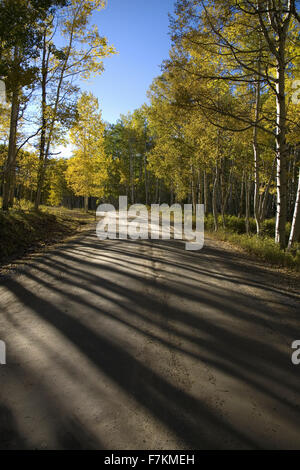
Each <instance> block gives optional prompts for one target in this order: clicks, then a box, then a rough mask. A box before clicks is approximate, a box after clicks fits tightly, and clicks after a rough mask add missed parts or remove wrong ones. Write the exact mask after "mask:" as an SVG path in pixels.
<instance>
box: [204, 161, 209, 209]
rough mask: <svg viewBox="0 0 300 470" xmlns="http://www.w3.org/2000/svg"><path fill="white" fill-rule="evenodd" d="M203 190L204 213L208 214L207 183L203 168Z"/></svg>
mask: <svg viewBox="0 0 300 470" xmlns="http://www.w3.org/2000/svg"><path fill="white" fill-rule="evenodd" d="M203 192H204V210H205V215H207V214H208V211H209V207H208V184H207V173H206V171H205V170H204V172H203Z"/></svg>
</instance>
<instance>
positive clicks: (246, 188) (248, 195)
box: [245, 175, 250, 234]
mask: <svg viewBox="0 0 300 470" xmlns="http://www.w3.org/2000/svg"><path fill="white" fill-rule="evenodd" d="M245 192H246V216H245V223H246V233H247V234H249V232H250V220H249V218H250V181H249V177H248V175H247V176H246V181H245Z"/></svg>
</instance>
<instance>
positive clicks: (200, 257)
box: [0, 229, 300, 450]
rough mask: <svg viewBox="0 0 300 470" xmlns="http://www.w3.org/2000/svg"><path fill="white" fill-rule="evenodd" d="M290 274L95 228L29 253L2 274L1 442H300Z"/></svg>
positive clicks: (213, 251) (79, 445) (210, 250)
mask: <svg viewBox="0 0 300 470" xmlns="http://www.w3.org/2000/svg"><path fill="white" fill-rule="evenodd" d="M282 276H283V275H280V274H278V273H276V272H272V271H268V270H266V269H265V268H263V267H261V266H259V265H258V264H256V263H255V262H254V261H247V260H245V259H244V257H243V254H240V253H238V252H234V251H232V250H230V249H227V248H224V245H223V244H218V243H217V242H215V241H213V240H206V243H205V247H204V249H203V250H201V251H199V252H188V251H185V249H184V244H183V242H180V241H174V240H171V241H160V240H158V241H130V240H128V241H126V240H123V241H120V240H110V241H100V240H98V239H97V237H96V234H95V229H93V230H91V231H89V232H86V233H83V234H81V235H80V236H79V237H77V238H75V239H73V240H71V241H69V242H67V243H66V244H64V245H60V246H58V247H56V248H54V249H52V250H49V251H48V252H46V253H43V254H41V255H40V256H38V257H35V258H33V259H32V260H31V261H30V262H27V263H25V264H24V267H22V268H21V269H20V270H19V271H18V272H17V273H12V274H9V275H7V276H4V277H3V278H2V280H1V286H0V308H1V315H0V339H1V340H4V341H5V342H6V346H7V364H6V365H1V366H0V449H112V450H114V449H131V450H132V449H165V450H168V449H232V448H233V449H259V448H264V449H300V380H299V379H300V365H299V366H295V365H293V364H292V362H291V354H292V350H291V344H292V342H293V341H294V340H296V339H300V328H299V311H300V309H299V297H298V295H297V292H296V289H294V290H293V289H289V290H288V289H286V288H285V286H284V282H283V281H282V280H281V279H282Z"/></svg>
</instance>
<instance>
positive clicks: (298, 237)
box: [288, 167, 300, 250]
mask: <svg viewBox="0 0 300 470" xmlns="http://www.w3.org/2000/svg"><path fill="white" fill-rule="evenodd" d="M299 241H300V167H299V180H298V190H297V196H296V203H295V210H294V216H293V222H292V228H291V233H290V239H289V245H288V249H289V250H290V249H291V248H292V245H293V243H297V242H299Z"/></svg>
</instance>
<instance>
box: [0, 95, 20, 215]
mask: <svg viewBox="0 0 300 470" xmlns="http://www.w3.org/2000/svg"><path fill="white" fill-rule="evenodd" d="M18 116H19V89H18V88H17V87H16V88H15V89H14V90H13V94H12V102H11V113H10V132H9V143H8V154H7V160H6V164H5V169H4V184H3V202H2V209H3V210H4V211H7V210H8V209H9V206H10V203H11V189H12V186H13V185H14V175H15V171H16V156H17V149H16V143H17V126H18Z"/></svg>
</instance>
